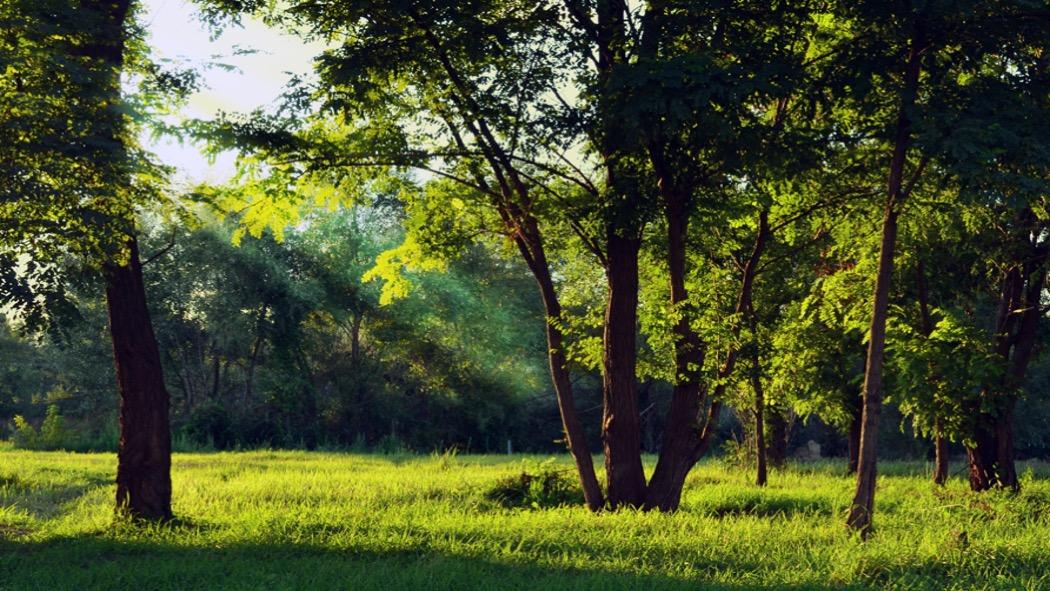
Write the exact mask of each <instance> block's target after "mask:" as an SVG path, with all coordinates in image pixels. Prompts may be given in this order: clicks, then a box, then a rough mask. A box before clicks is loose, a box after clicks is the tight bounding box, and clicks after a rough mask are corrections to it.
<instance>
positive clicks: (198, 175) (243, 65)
mask: <svg viewBox="0 0 1050 591" xmlns="http://www.w3.org/2000/svg"><path fill="white" fill-rule="evenodd" d="M142 4H143V9H144V10H143V15H142V22H143V23H144V24H145V25H146V29H147V31H148V32H149V36H150V44H151V45H152V46H153V47H154V53H155V55H156V57H158V58H161V59H169V60H174V61H176V62H178V63H179V64H180V65H181V67H187V66H194V65H202V64H206V63H209V62H218V63H222V64H229V65H231V66H235V67H236V70H234V71H227V70H224V69H222V68H209V69H205V70H203V71H202V72H201V76H202V80H203V82H204V89H203V90H202V91H201V92H199V93H197V94H195V95H194V96H193V97H192V98H191V99H190V101H189V104H188V105H187V106H186V108H185V109H184V110H183V113H184V114H185V116H186V117H187V118H211V117H214V116H215V115H216V113H218V112H219V111H226V112H247V111H251V110H254V109H256V108H258V107H266V106H273V105H274V104H275V103H276V101H277V99H278V97H279V96H280V94H281V93H282V91H283V90H284V87H285V84H286V83H287V82H288V79H289V77H290V75H291V74H293V73H294V74H306V73H308V72H310V70H311V59H312V57H313V56H314V55H316V54H317V53H319V52H320V47H318V46H317V45H311V44H305V43H303V42H302V40H301V39H299V38H297V37H294V36H289V35H284V34H281V33H280V32H278V31H276V30H273V29H270V28H268V27H266V26H265V25H263V24H262V23H260V22H258V21H254V20H249V19H245V20H244V22H243V23H242V26H241V27H228V28H227V29H226V30H225V31H224V32H223V34H222V35H221V36H220V37H219V38H218V39H216V40H214V41H213V40H211V38H210V33H209V31H208V30H207V29H206V28H205V26H204V25H203V24H202V23H201V22H200V21H199V20H198V18H197V13H196V9H195V7H194V6H193V4H192V2H191V1H190V0H143V2H142ZM238 49H240V50H247V49H250V50H255V51H256V52H257V53H254V54H249V55H234V53H235V52H236V50H238ZM147 145H148V146H149V147H150V149H151V150H152V151H153V152H154V153H155V154H157V156H158V158H159V159H160V160H161V162H163V163H165V164H168V165H171V166H174V167H176V169H177V170H178V173H177V175H176V177H177V178H176V180H177V181H182V182H191V183H197V182H202V181H211V182H219V181H222V180H225V179H226V178H228V177H229V175H230V174H231V172H232V170H233V155H232V154H229V155H226V156H224V157H221V158H219V159H217V161H216V162H215V163H209V162H208V161H207V160H206V159H205V158H204V156H203V155H202V154H201V153H200V151H199V150H198V149H197V148H196V147H194V146H192V145H179V144H178V143H177V142H172V141H170V140H169V141H163V140H162V141H160V142H152V141H147Z"/></svg>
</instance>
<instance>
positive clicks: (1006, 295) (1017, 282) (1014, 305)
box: [967, 209, 1050, 491]
mask: <svg viewBox="0 0 1050 591" xmlns="http://www.w3.org/2000/svg"><path fill="white" fill-rule="evenodd" d="M1017 223H1018V226H1019V231H1018V234H1019V235H1020V236H1022V237H1023V238H1022V239H1023V240H1024V241H1025V242H1026V244H1025V247H1026V248H1025V250H1023V251H1022V252H1021V256H1022V258H1023V262H1018V263H1016V264H1015V265H1014V266H1013V267H1011V268H1010V269H1009V270H1008V271H1007V273H1006V274H1005V276H1004V278H1003V286H1002V290H1001V295H1000V301H999V311H998V314H997V318H996V340H997V344H996V352H997V353H998V354H999V356H1000V357H1001V358H1002V360H1003V363H1004V364H1005V366H1006V371H1005V373H1004V375H1003V377H1002V379H1001V380H1000V383H998V384H995V385H993V386H989V387H988V388H986V389H985V392H984V396H995V397H996V398H995V399H994V400H993V401H992V402H993V403H994V408H995V410H994V411H993V412H978V418H977V424H976V427H975V433H974V436H973V442H974V446H973V447H970V448H968V449H967V457H968V460H969V464H970V488H971V489H972V490H974V491H982V490H987V489H989V488H992V487H998V488H1006V489H1010V490H1014V491H1017V490H1020V481H1019V480H1018V478H1017V469H1016V467H1015V464H1014V455H1015V454H1014V441H1013V439H1014V433H1013V415H1014V408H1015V406H1016V404H1017V394H1016V392H1017V390H1018V389H1019V388H1020V387H1021V385H1022V384H1023V383H1024V378H1025V374H1026V372H1027V370H1028V364H1029V362H1030V361H1031V358H1032V355H1033V354H1034V351H1035V346H1036V341H1037V339H1036V336H1037V329H1038V327H1039V322H1040V319H1041V318H1042V312H1041V308H1040V297H1041V295H1042V291H1043V287H1044V286H1045V283H1046V274H1047V270H1046V264H1047V257H1048V252H1050V251H1048V249H1047V248H1046V246H1045V245H1040V244H1038V243H1037V242H1035V241H1038V240H1039V239H1040V234H1041V233H1042V232H1043V231H1044V229H1043V228H1042V227H1041V224H1037V223H1036V219H1035V216H1034V214H1033V212H1032V211H1031V209H1025V210H1024V211H1023V212H1022V213H1021V215H1020V216H1019V219H1018V222H1017Z"/></svg>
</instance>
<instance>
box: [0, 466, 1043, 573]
mask: <svg viewBox="0 0 1050 591" xmlns="http://www.w3.org/2000/svg"><path fill="white" fill-rule="evenodd" d="M543 460H544V458H539V457H532V458H524V457H522V456H515V457H511V458H508V457H494V456H489V457H485V456H459V457H454V458H445V457H441V456H431V457H421V456H396V457H387V456H371V455H347V454H337V453H307V452H245V453H214V454H177V455H176V456H175V459H174V469H173V475H174V490H175V512H176V514H177V516H178V520H177V522H176V523H174V524H171V525H167V526H162V527H139V526H133V525H130V524H121V523H115V522H114V518H113V515H112V510H111V503H112V501H113V491H114V487H113V485H112V484H111V475H112V474H113V471H114V467H115V457H114V456H112V455H108V454H68V453H59V452H53V453H52V452H48V453H44V452H17V451H11V450H0V589H5V590H6V589H12V590H14V589H17V590H22V589H48V590H55V589H85V588H99V589H102V588H105V589H258V588H266V589H304V588H306V589H355V590H356V589H384V590H391V589H400V588H427V589H461V588H464V587H471V588H484V589H580V588H601V589H635V588H645V589H691V588H715V589H783V588H798V589H841V588H858V589H859V588H871V589H944V588H948V589H993V588H996V589H997V588H1010V589H1039V588H1043V587H1044V586H1045V585H1050V574H1048V572H1047V570H1048V569H1047V564H1048V563H1047V558H1046V556H1048V555H1050V541H1048V537H1050V536H1048V534H1050V523H1048V513H1047V507H1048V501H1050V483H1048V482H1047V481H1045V480H1043V479H1042V477H1044V476H1045V475H1046V474H1047V472H1048V471H1047V470H1046V468H1045V467H1043V466H1039V467H1036V469H1035V471H1034V472H1030V473H1028V475H1027V476H1026V483H1025V489H1024V491H1023V492H1022V493H1021V494H1019V495H1009V494H1001V493H991V494H984V495H979V496H978V495H973V494H971V493H970V492H968V490H966V486H965V483H964V482H962V481H961V480H953V481H952V482H950V483H949V485H948V486H947V487H946V488H945V489H943V490H936V489H935V488H934V487H933V486H932V485H931V484H930V483H929V481H928V479H927V478H926V475H925V473H924V470H925V467H924V466H922V465H906V464H895V465H890V466H887V470H885V475H883V476H881V477H880V487H881V493H880V498H879V506H878V510H879V513H878V520H877V526H878V533H877V535H876V536H875V537H874V539H873V540H871V541H870V542H868V543H860V542H858V541H856V540H854V539H851V538H850V537H849V536H848V535H847V534H846V532H845V530H844V528H843V526H842V513H843V511H844V510H845V505H846V502H847V501H848V498H849V494H850V492H851V489H852V479H849V478H846V477H845V476H844V475H843V474H842V467H841V466H840V465H838V464H831V463H826V464H813V465H805V466H803V467H798V468H794V469H791V470H789V471H785V472H774V473H773V478H772V481H771V485H770V486H769V487H767V488H766V489H757V488H755V487H754V486H753V485H751V484H750V476H749V475H748V474H746V473H742V472H738V471H730V470H729V469H726V468H724V467H722V466H720V465H717V464H715V463H708V464H704V465H701V466H700V467H699V469H698V470H696V472H695V473H694V474H693V475H692V476H691V477H690V481H689V484H688V486H687V493H686V496H685V499H684V502H683V507H682V510H681V511H680V512H679V513H678V514H675V515H660V514H644V513H638V512H633V511H625V512H621V513H616V514H601V515H592V514H590V513H588V512H587V511H586V510H584V509H582V508H580V507H560V508H551V509H532V508H523V509H522V508H519V509H508V508H505V507H503V506H501V505H500V504H499V503H498V502H495V501H493V500H491V499H490V498H489V497H488V496H487V494H486V493H487V492H488V491H489V490H491V489H492V487H493V486H495V485H496V484H497V483H498V482H500V481H501V479H502V480H506V479H507V478H508V477H514V476H515V475H520V474H521V472H522V471H523V470H527V469H530V468H534V467H536V466H539V465H540V463H541V461H543ZM556 463H557V467H558V468H561V467H564V468H569V467H570V464H569V463H568V461H567V459H565V458H559V459H558V460H556Z"/></svg>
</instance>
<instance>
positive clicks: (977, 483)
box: [966, 426, 999, 492]
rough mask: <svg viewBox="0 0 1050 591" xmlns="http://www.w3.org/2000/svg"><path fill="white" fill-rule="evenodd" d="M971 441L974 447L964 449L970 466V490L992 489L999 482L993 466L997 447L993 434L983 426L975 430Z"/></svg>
mask: <svg viewBox="0 0 1050 591" xmlns="http://www.w3.org/2000/svg"><path fill="white" fill-rule="evenodd" d="M973 440H974V445H973V446H967V448H966V459H967V463H968V464H969V466H970V489H971V490H973V491H975V492H980V491H983V490H988V489H990V488H992V487H993V486H995V485H996V484H997V483H998V481H999V478H998V476H997V474H996V472H997V470H996V466H995V461H996V457H995V456H996V452H997V447H996V444H995V434H994V433H993V432H992V431H990V430H989V429H987V428H985V427H984V426H979V427H978V428H977V430H976V432H975V433H974V435H973Z"/></svg>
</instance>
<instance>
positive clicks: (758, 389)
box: [751, 347, 767, 486]
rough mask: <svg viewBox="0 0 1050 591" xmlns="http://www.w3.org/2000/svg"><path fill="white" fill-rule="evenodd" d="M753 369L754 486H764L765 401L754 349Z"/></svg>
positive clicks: (756, 354) (756, 352) (756, 353)
mask: <svg viewBox="0 0 1050 591" xmlns="http://www.w3.org/2000/svg"><path fill="white" fill-rule="evenodd" d="M752 361H753V364H754V365H753V369H752V371H751V389H752V390H754V393H755V454H756V458H757V473H756V475H755V484H757V485H758V486H765V485H766V478H767V475H766V427H765V414H766V412H765V411H766V400H765V395H764V393H763V391H762V376H761V373H760V371H761V368H760V366H759V364H758V363H759V360H758V350H757V347H755V352H754V353H753V359H752Z"/></svg>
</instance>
